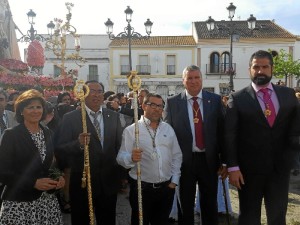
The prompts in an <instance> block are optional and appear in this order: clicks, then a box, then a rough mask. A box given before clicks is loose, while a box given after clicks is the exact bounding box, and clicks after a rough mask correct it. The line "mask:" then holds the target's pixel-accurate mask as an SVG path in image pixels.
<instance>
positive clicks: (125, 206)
mask: <svg viewBox="0 0 300 225" xmlns="http://www.w3.org/2000/svg"><path fill="white" fill-rule="evenodd" d="M230 195H231V203H232V208H233V217H232V218H231V225H236V224H237V219H236V218H237V216H238V210H239V209H238V200H237V192H236V190H235V189H234V188H230ZM299 208H300V175H298V176H291V180H290V196H289V207H288V213H287V221H288V222H287V224H288V225H292V224H296V223H293V222H292V221H296V222H299V224H300V221H299V218H300V217H299V212H300V210H298V209H299ZM262 211H263V215H262V217H263V218H262V220H263V221H264V220H265V218H264V217H265V215H264V214H265V213H264V210H262ZM130 214H131V212H130V206H129V201H128V193H125V194H119V195H118V202H117V215H116V220H117V225H130ZM219 219H220V221H219V225H227V222H226V218H225V217H220V218H219ZM64 220H65V225H71V222H70V215H68V214H64ZM200 224H201V223H200V219H199V215H195V225H200ZM297 224H298V223H297ZM170 225H171V223H170ZM172 225H177V223H176V222H174V223H172Z"/></svg>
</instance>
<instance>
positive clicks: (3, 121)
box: [0, 89, 18, 137]
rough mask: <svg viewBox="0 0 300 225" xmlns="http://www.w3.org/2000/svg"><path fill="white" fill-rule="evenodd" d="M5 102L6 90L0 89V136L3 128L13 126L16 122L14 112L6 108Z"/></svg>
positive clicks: (6, 97) (6, 98)
mask: <svg viewBox="0 0 300 225" xmlns="http://www.w3.org/2000/svg"><path fill="white" fill-rule="evenodd" d="M7 104H8V96H7V92H6V91H4V90H3V89H0V137H1V136H2V134H3V132H4V130H5V129H7V128H9V127H14V126H15V125H17V124H18V122H17V121H16V119H15V113H14V112H12V111H10V110H7V109H6V106H7Z"/></svg>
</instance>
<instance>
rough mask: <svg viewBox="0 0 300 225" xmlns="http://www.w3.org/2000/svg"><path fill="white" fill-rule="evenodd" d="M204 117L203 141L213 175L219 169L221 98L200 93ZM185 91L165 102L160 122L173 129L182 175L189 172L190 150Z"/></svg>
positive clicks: (221, 125) (221, 121)
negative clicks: (180, 160) (177, 145)
mask: <svg viewBox="0 0 300 225" xmlns="http://www.w3.org/2000/svg"><path fill="white" fill-rule="evenodd" d="M202 97H203V111H204V112H203V114H204V115H203V116H204V141H205V151H206V159H207V163H208V166H209V167H210V170H211V172H213V173H214V172H217V170H218V168H219V166H220V158H219V154H220V153H221V147H222V135H223V133H222V129H223V122H224V121H223V120H224V117H223V113H222V103H221V97H220V96H219V95H216V94H214V93H210V92H207V91H204V90H203V91H202ZM188 104H189V103H188V101H187V96H186V92H185V91H184V92H182V93H180V94H178V95H175V96H172V97H170V98H168V99H167V103H166V108H165V114H164V120H165V121H166V122H167V123H169V124H170V125H171V126H172V127H173V128H174V130H175V133H176V136H177V139H178V143H179V145H180V148H181V150H182V156H183V162H182V174H184V172H187V173H190V170H191V165H192V163H191V160H192V151H193V134H192V130H191V126H190V120H189V116H188Z"/></svg>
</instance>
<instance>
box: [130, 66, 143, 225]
mask: <svg viewBox="0 0 300 225" xmlns="http://www.w3.org/2000/svg"><path fill="white" fill-rule="evenodd" d="M128 87H129V88H131V89H132V91H133V109H134V125H135V148H139V124H138V103H137V93H136V92H137V91H138V90H139V89H140V87H141V78H140V77H138V76H137V72H136V71H131V74H130V76H129V77H128ZM137 187H138V206H139V225H143V200H142V179H141V164H140V162H137Z"/></svg>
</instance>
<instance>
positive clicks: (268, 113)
mask: <svg viewBox="0 0 300 225" xmlns="http://www.w3.org/2000/svg"><path fill="white" fill-rule="evenodd" d="M260 91H261V92H262V93H263V94H264V96H263V101H264V104H265V110H264V114H265V117H266V118H267V120H268V122H269V125H270V126H271V127H272V126H273V124H274V121H275V118H276V111H275V107H274V104H273V102H272V99H271V96H270V94H269V91H268V88H263V89H261V90H260Z"/></svg>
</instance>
